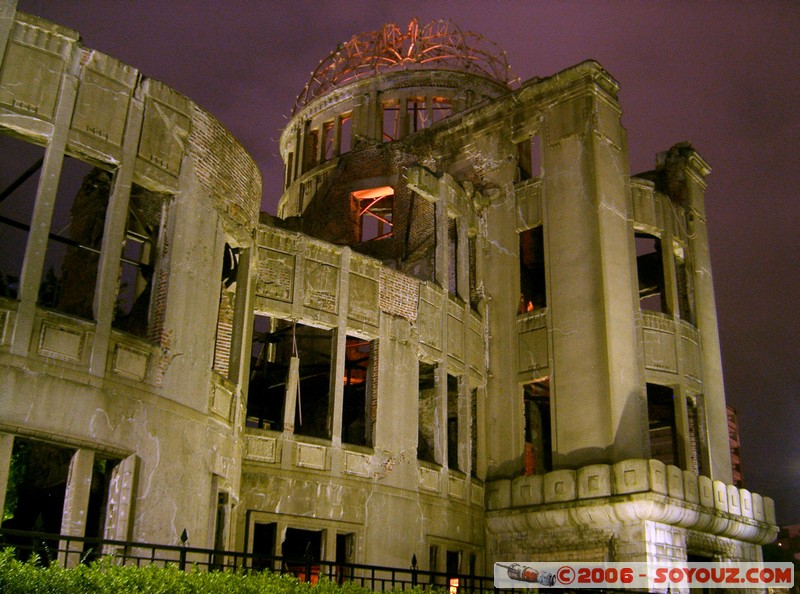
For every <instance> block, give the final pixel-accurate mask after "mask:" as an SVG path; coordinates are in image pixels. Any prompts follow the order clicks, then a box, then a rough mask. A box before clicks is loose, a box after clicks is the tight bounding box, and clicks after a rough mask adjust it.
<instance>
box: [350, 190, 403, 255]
mask: <svg viewBox="0 0 800 594" xmlns="http://www.w3.org/2000/svg"><path fill="white" fill-rule="evenodd" d="M351 196H352V200H351V210H352V214H353V219H354V224H353V234H354V243H363V242H365V241H371V240H373V239H384V238H387V237H391V235H392V229H393V223H392V219H393V213H394V188H392V187H391V186H381V187H379V188H370V189H368V190H358V191H357V192H353V193H352V194H351Z"/></svg>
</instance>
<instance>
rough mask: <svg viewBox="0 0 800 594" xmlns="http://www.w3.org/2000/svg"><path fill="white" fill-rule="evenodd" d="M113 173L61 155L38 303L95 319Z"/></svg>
mask: <svg viewBox="0 0 800 594" xmlns="http://www.w3.org/2000/svg"><path fill="white" fill-rule="evenodd" d="M113 177H114V176H113V173H112V172H110V171H108V170H105V169H101V168H99V167H93V166H92V165H90V164H89V163H85V162H83V161H80V160H79V159H74V158H72V157H65V158H64V163H63V165H62V168H61V177H60V179H59V184H58V192H57V194H56V201H55V207H54V210H53V218H52V222H51V224H50V237H49V240H48V242H47V251H46V253H45V263H44V273H43V276H42V280H41V284H40V286H39V305H41V306H43V307H48V308H51V309H55V310H57V311H60V312H62V313H66V314H70V315H74V316H77V317H80V318H84V319H87V320H92V319H94V312H93V304H94V293H95V287H96V284H97V273H98V266H99V263H100V248H101V246H102V243H103V230H104V227H105V219H106V210H107V209H108V201H109V197H110V195H111V186H112V183H113Z"/></svg>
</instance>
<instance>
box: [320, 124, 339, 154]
mask: <svg viewBox="0 0 800 594" xmlns="http://www.w3.org/2000/svg"><path fill="white" fill-rule="evenodd" d="M334 132H335V130H334V126H333V121H330V122H325V123H324V124H322V160H323V161H327V160H329V159H333V158H334V157H335V156H336V146H335V145H334V141H335V140H336V137H335V134H334Z"/></svg>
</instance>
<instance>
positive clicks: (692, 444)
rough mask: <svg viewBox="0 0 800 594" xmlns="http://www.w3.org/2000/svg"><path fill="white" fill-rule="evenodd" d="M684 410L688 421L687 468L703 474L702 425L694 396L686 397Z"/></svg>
mask: <svg viewBox="0 0 800 594" xmlns="http://www.w3.org/2000/svg"><path fill="white" fill-rule="evenodd" d="M686 412H687V416H688V421H689V456H688V461H689V470H691V471H692V472H694V473H695V474H703V464H702V456H701V455H700V450H701V448H702V426H701V421H700V410H699V406H698V403H697V402H696V401H695V399H694V398H687V399H686Z"/></svg>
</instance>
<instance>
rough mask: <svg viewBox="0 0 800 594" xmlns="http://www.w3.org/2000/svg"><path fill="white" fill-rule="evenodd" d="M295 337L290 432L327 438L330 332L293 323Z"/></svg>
mask: <svg viewBox="0 0 800 594" xmlns="http://www.w3.org/2000/svg"><path fill="white" fill-rule="evenodd" d="M289 330H290V331H291V328H290V329H289ZM295 340H296V343H297V356H298V357H299V359H300V364H299V369H298V384H297V385H298V389H297V395H296V398H297V401H296V406H295V417H294V432H295V433H296V434H297V435H307V436H309V437H320V438H323V439H330V438H331V412H332V399H331V394H330V390H331V353H332V348H333V331H332V330H323V329H321V328H313V327H311V326H304V325H302V324H297V325H296V328H295Z"/></svg>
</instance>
